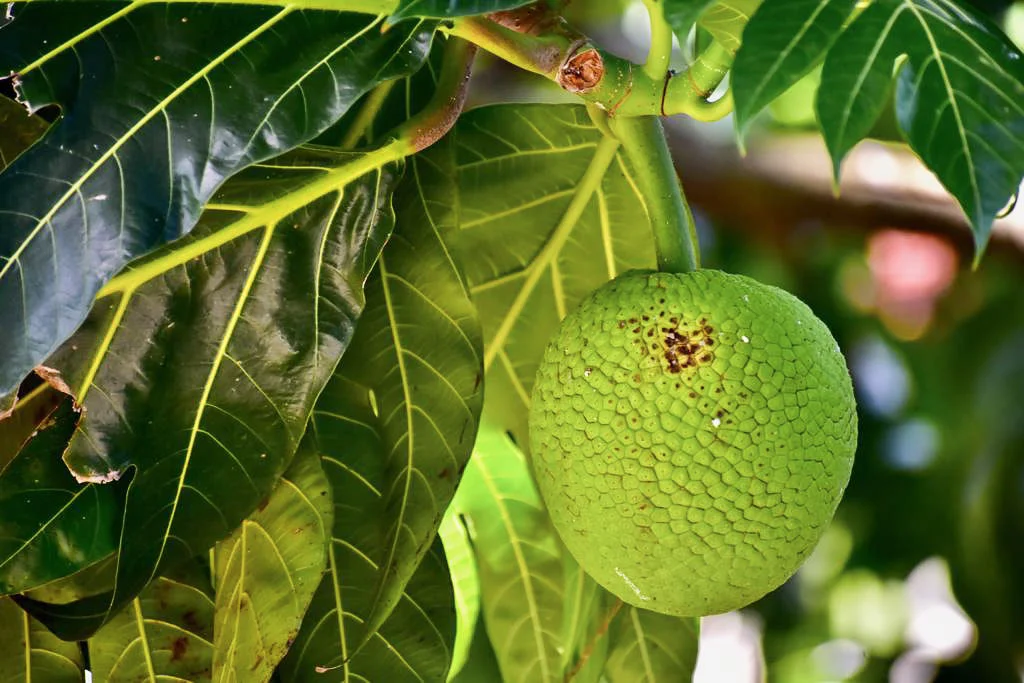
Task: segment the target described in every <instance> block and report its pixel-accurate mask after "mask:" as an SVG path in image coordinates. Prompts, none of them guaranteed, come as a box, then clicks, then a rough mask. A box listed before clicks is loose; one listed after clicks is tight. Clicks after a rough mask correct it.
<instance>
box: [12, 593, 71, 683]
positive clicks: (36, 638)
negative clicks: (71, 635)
mask: <svg viewBox="0 0 1024 683" xmlns="http://www.w3.org/2000/svg"><path fill="white" fill-rule="evenodd" d="M84 666H85V664H84V661H83V658H82V651H81V650H80V649H79V647H78V643H67V642H64V641H63V640H60V639H58V638H57V637H56V636H55V635H53V634H52V633H50V632H49V631H47V630H46V628H45V627H44V626H43V625H42V624H40V623H39V622H38V621H36V620H35V619H33V618H32V617H30V616H29V615H28V614H26V613H25V612H24V611H23V610H22V609H21V608H20V607H18V605H16V604H15V603H14V601H13V600H11V599H10V598H0V680H2V681H4V683H32V681H36V682H41V683H80V681H82V680H84V677H85V674H84V672H83V671H84Z"/></svg>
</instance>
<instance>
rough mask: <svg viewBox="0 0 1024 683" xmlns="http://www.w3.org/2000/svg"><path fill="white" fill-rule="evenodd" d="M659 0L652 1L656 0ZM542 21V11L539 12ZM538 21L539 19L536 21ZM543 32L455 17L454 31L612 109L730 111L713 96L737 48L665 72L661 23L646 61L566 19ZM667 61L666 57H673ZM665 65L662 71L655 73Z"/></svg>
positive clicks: (701, 115)
mask: <svg viewBox="0 0 1024 683" xmlns="http://www.w3.org/2000/svg"><path fill="white" fill-rule="evenodd" d="M652 1H653V0H652ZM533 21H534V22H536V18H534V19H533ZM534 25H536V24H534ZM548 25H549V27H550V28H548V29H546V30H545V31H544V32H542V33H540V34H539V35H533V34H531V33H529V32H518V31H515V30H512V29H510V28H507V26H504V25H501V24H499V23H498V22H495V21H491V20H490V19H488V18H486V17H479V16H474V17H461V18H458V19H454V20H453V21H452V23H451V26H450V27H449V28H448V32H449V34H450V35H452V36H458V37H460V38H463V39H465V40H467V41H469V42H471V43H475V44H476V45H479V46H480V47H482V48H483V49H485V50H487V51H488V52H490V53H492V54H494V55H495V56H497V57H500V58H501V59H503V60H505V61H507V62H509V63H511V64H514V65H515V66H518V67H519V68H521V69H524V70H526V71H530V72H533V73H535V74H539V75H541V76H544V77H545V78H547V79H549V80H552V81H554V82H555V83H557V84H558V85H559V86H561V87H562V89H563V90H566V91H568V92H571V93H573V94H575V95H577V96H579V97H580V98H581V99H582V100H583V101H584V102H587V103H590V104H594V105H596V106H598V107H600V108H602V109H604V110H605V111H606V112H608V114H609V115H611V116H619V117H625V116H645V115H651V114H661V115H663V116H670V115H673V114H689V115H692V116H694V117H695V118H698V119H701V120H710V119H712V118H713V117H715V116H718V117H719V118H720V117H722V116H725V115H726V114H728V113H729V112H730V111H731V99H725V98H720V99H719V100H718V101H717V102H713V103H709V102H708V101H707V96H708V94H709V93H710V92H712V91H713V90H714V89H715V87H717V85H718V83H719V82H721V79H722V77H723V76H724V74H725V73H726V71H728V68H729V65H730V64H731V60H732V55H731V54H729V53H728V51H722V50H721V48H720V47H719V46H717V45H712V46H711V47H709V48H708V49H707V50H705V53H706V54H702V55H701V57H700V58H699V59H698V60H697V61H695V62H694V64H693V66H692V67H691V68H690V69H688V70H686V71H683V72H681V73H677V74H673V73H668V74H665V73H664V72H661V63H662V61H663V57H662V56H660V55H661V54H662V53H663V52H664V57H665V59H667V56H668V54H669V53H668V52H667V51H666V49H665V41H666V39H667V40H668V49H669V50H670V49H671V35H668V36H666V34H665V32H664V31H663V30H662V28H661V27H660V26H659V27H654V26H652V29H654V30H657V31H658V33H659V35H660V37H657V38H656V42H657V49H654V46H652V51H651V52H652V55H651V57H652V59H649V61H648V65H647V66H645V67H641V66H638V65H636V64H633V63H632V62H630V61H628V60H625V59H622V58H621V57H616V56H615V55H612V54H610V53H608V52H605V51H604V50H601V49H600V48H598V47H597V46H595V45H593V44H592V43H591V42H590V41H589V39H588V38H587V37H586V36H584V35H583V34H581V33H579V32H577V31H575V30H573V29H572V28H571V27H569V26H568V25H567V24H565V22H564V21H561V20H558V21H554V20H552V21H549V22H548ZM666 66H667V63H666ZM655 72H661V73H660V75H658V76H652V75H651V74H652V73H655Z"/></svg>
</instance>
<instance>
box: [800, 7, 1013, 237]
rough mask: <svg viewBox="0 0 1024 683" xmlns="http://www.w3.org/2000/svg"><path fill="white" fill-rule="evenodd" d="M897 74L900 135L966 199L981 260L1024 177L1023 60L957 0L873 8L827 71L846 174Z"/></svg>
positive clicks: (824, 80) (823, 100)
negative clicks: (994, 226)
mask: <svg viewBox="0 0 1024 683" xmlns="http://www.w3.org/2000/svg"><path fill="white" fill-rule="evenodd" d="M837 1H841V2H844V3H845V2H846V0H837ZM897 63H899V64H900V66H899V68H896V69H894V65H895V64H897ZM894 77H895V78H896V80H897V86H896V116H897V119H898V121H899V125H900V129H901V130H902V131H903V133H904V135H905V136H906V138H907V141H908V142H909V143H910V146H911V148H912V149H913V150H914V152H916V153H917V155H918V156H920V157H921V159H922V160H923V161H924V162H925V164H927V166H928V168H930V169H931V170H932V171H933V172H934V173H935V174H936V175H937V176H938V178H939V180H941V181H942V184H943V185H945V186H946V188H947V189H948V190H949V191H950V192H951V193H952V194H953V195H954V196H955V197H956V198H957V200H958V201H959V202H960V205H961V207H963V210H964V213H966V215H967V218H968V220H970V222H971V225H972V227H973V229H974V241H975V244H976V246H977V254H978V255H979V256H980V254H981V252H982V250H983V249H984V247H985V244H986V243H987V241H988V237H989V233H990V231H991V229H992V221H993V220H994V218H995V215H996V214H997V213H998V212H999V211H1000V210H1002V208H1003V207H1004V206H1006V204H1007V202H1008V201H1009V199H1010V197H1011V196H1013V195H1014V194H1015V193H1016V192H1017V190H1018V187H1019V185H1020V182H1021V178H1022V177H1024V58H1022V55H1021V52H1020V50H1018V49H1017V48H1016V47H1014V46H1013V45H1012V44H1011V43H1010V41H1009V39H1008V38H1007V37H1006V36H1005V35H1003V34H1002V33H1001V32H1000V31H999V30H998V29H997V28H995V27H994V26H992V25H991V24H990V23H989V22H988V21H987V20H986V19H984V18H982V17H981V16H979V15H977V14H975V13H974V12H973V11H971V10H969V9H967V8H966V7H961V6H958V5H955V4H953V3H952V2H950V1H949V0H879V1H878V2H874V3H872V4H871V5H869V6H868V7H867V9H865V10H864V11H863V13H861V14H860V15H859V16H858V17H857V18H856V19H855V20H854V21H853V23H852V24H850V26H849V27H848V28H847V29H846V30H845V31H844V32H843V33H842V35H840V37H839V38H838V39H837V40H836V42H835V43H834V44H833V46H832V48H831V49H830V50H829V53H828V56H827V57H826V58H825V64H824V67H823V69H822V74H821V86H820V87H819V89H818V101H817V110H818V120H819V121H820V122H821V127H822V132H823V133H824V136H825V142H826V143H827V145H828V148H829V152H830V153H831V155H832V160H833V163H834V164H835V168H836V172H837V174H838V169H839V165H840V163H841V162H842V159H843V157H844V156H845V155H846V153H847V152H848V151H849V150H850V148H851V147H853V145H854V144H856V143H857V142H859V141H860V140H861V139H862V138H863V137H864V136H865V135H867V134H868V132H869V130H870V129H871V127H872V125H874V123H875V121H876V120H877V118H878V116H879V114H880V112H881V111H882V108H883V107H884V106H885V103H886V101H887V98H888V95H889V92H890V88H891V85H892V81H893V78H894Z"/></svg>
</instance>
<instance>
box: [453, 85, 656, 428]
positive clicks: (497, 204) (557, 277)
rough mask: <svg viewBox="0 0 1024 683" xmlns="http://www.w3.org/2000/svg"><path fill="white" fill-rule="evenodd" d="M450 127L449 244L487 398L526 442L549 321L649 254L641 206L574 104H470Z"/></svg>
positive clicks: (616, 159) (612, 147) (649, 263)
mask: <svg viewBox="0 0 1024 683" xmlns="http://www.w3.org/2000/svg"><path fill="white" fill-rule="evenodd" d="M456 134H457V138H456V139H457V141H458V152H459V154H458V187H459V202H460V206H461V216H462V220H461V222H460V224H459V229H458V230H457V231H456V232H454V233H453V234H452V235H451V237H450V238H449V239H448V244H449V245H450V247H451V249H452V251H453V252H454V253H455V254H456V255H457V256H458V257H459V259H460V260H461V262H462V263H463V264H464V267H465V273H466V279H467V280H468V281H469V285H470V288H471V291H472V294H473V301H474V302H475V303H476V306H477V309H478V310H479V313H480V318H481V323H482V324H483V329H484V361H485V367H486V369H487V376H486V378H487V397H488V399H487V410H488V412H489V413H490V414H491V415H492V416H493V419H495V420H499V421H500V423H501V425H502V426H503V427H504V428H505V429H509V430H511V432H512V434H513V436H514V437H515V439H516V443H517V444H519V446H520V447H521V448H525V447H526V444H528V443H529V438H528V430H527V428H526V415H527V411H528V406H529V397H530V391H531V390H532V388H533V379H534V375H535V374H536V371H537V366H538V364H539V363H540V360H541V357H542V355H543V352H544V347H545V346H547V343H548V339H550V338H551V336H552V335H553V334H554V332H555V330H556V329H557V326H558V323H559V321H561V319H562V317H563V316H564V315H565V314H566V313H567V312H568V311H570V310H572V309H573V308H574V307H575V306H576V305H577V304H578V303H579V302H580V300H582V298H583V297H584V296H586V295H587V294H588V293H589V292H591V291H592V290H594V289H596V288H597V287H599V286H600V285H601V284H603V283H604V282H606V281H607V280H609V279H611V278H613V277H615V276H617V275H619V274H620V273H622V272H624V271H626V270H629V269H632V268H644V267H653V266H654V248H653V246H652V244H653V242H652V239H651V233H650V224H649V222H648V217H647V209H646V207H645V205H644V202H643V200H642V198H641V197H640V194H639V191H638V189H637V187H636V185H635V184H634V181H633V179H632V176H631V170H630V168H629V166H628V164H627V162H626V160H625V158H624V157H623V156H622V155H621V154H620V153H619V152H618V143H617V142H616V141H615V140H612V139H609V138H604V137H603V136H602V134H601V132H600V131H599V130H598V129H597V128H596V127H595V126H594V125H593V123H592V122H591V121H590V119H589V117H588V116H587V113H586V110H585V109H583V108H582V107H573V106H553V105H526V106H521V105H520V106H515V107H512V106H496V107H486V108H481V109H476V110H474V111H471V112H468V113H467V114H465V115H464V116H463V117H462V119H460V121H459V123H458V125H457V127H456Z"/></svg>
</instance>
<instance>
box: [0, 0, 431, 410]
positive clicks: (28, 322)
mask: <svg viewBox="0 0 1024 683" xmlns="http://www.w3.org/2000/svg"><path fill="white" fill-rule="evenodd" d="M15 4H16V8H15V14H16V19H15V20H14V21H13V22H11V23H10V24H9V25H7V26H5V27H3V28H2V29H0V73H17V74H18V79H17V82H18V83H19V90H20V94H21V96H22V98H23V99H24V100H25V101H26V103H27V104H28V105H29V106H30V107H32V108H33V109H34V108H37V107H40V106H42V105H44V104H48V103H51V102H56V103H59V104H60V105H61V107H62V111H63V116H62V117H61V119H60V121H59V122H58V123H57V124H55V125H54V126H53V127H51V129H50V130H49V132H48V134H47V135H45V136H44V137H43V139H42V140H41V141H40V142H39V143H38V144H36V145H35V146H34V147H32V148H31V149H30V150H29V151H28V152H26V153H24V154H22V155H21V156H20V157H18V159H17V160H16V161H15V162H14V163H12V164H11V165H10V166H9V167H8V168H7V169H6V171H5V172H4V173H3V175H2V176H0V215H2V216H3V219H4V230H3V231H0V302H2V303H0V348H3V349H4V350H5V353H4V355H3V357H2V358H0V395H3V394H6V393H8V392H10V391H11V390H13V388H14V387H16V386H17V384H18V382H19V381H20V380H21V378H22V377H23V376H24V375H25V374H26V373H27V372H28V371H29V370H31V368H32V367H33V366H35V365H36V364H38V363H40V362H42V361H43V359H44V358H46V357H47V356H48V355H49V354H50V353H52V352H53V351H54V349H55V348H56V347H57V345H58V344H60V342H62V341H63V340H64V339H66V338H67V337H68V336H70V335H71V333H72V332H73V331H74V330H75V328H77V327H78V325H79V324H80V323H81V322H82V321H83V319H84V318H85V316H86V313H87V312H88V310H89V307H90V305H91V304H92V301H93V297H94V296H95V295H96V294H97V292H98V291H99V290H100V288H101V287H102V286H103V284H104V283H105V282H106V281H107V280H108V279H109V278H110V277H112V276H113V275H114V274H115V273H116V272H117V271H119V270H120V269H121V268H122V267H123V266H124V265H125V263H127V262H128V261H129V260H131V259H132V258H134V257H137V256H140V255H142V254H145V253H146V252H148V251H150V250H152V249H154V248H156V247H158V246H160V245H161V244H163V243H165V242H167V241H170V240H174V239H176V238H178V237H180V236H181V235H184V234H186V233H188V232H189V231H190V230H191V229H192V227H193V225H194V224H195V223H196V221H197V220H198V217H199V214H200V211H201V209H202V206H203V204H204V203H205V202H206V201H207V200H208V199H209V198H210V197H211V196H212V195H213V193H214V192H215V191H216V190H217V187H218V186H219V185H220V184H221V182H222V181H223V180H224V179H225V178H227V177H228V176H230V175H231V174H233V173H235V172H237V171H239V170H240V169H242V168H244V167H246V166H248V165H250V164H252V163H253V162H256V161H261V160H264V159H267V158H268V157H271V156H273V155H274V154H277V153H280V152H282V151H284V150H286V149H289V148H291V147H294V146H296V145H298V144H299V143H302V142H304V141H306V140H309V139H311V138H313V137H314V136H316V135H317V134H318V133H319V132H321V131H322V130H324V129H325V128H326V127H327V126H329V125H330V124H331V123H332V122H333V121H334V120H336V119H338V118H339V117H340V116H341V115H342V114H343V113H344V112H345V111H346V109H347V108H348V107H349V106H351V104H352V103H353V102H355V101H356V100H357V99H358V98H359V96H360V95H362V94H363V93H364V92H366V91H367V90H369V89H370V88H372V87H373V86H374V85H376V84H377V83H379V82H381V81H383V80H386V79H389V78H395V77H398V76H401V75H404V74H405V73H408V72H409V71H411V70H412V69H414V68H416V67H417V66H418V65H419V64H420V63H421V62H422V59H423V57H424V56H425V54H426V50H427V48H428V46H429V43H430V35H431V27H429V26H425V25H422V24H420V23H419V22H406V23H403V24H402V25H401V26H396V27H393V28H391V29H390V30H388V31H386V32H383V31H382V26H383V22H384V16H383V15H380V16H376V17H374V16H368V15H363V14H352V13H343V12H315V11H303V10H299V9H297V8H296V7H294V6H292V5H289V6H286V7H283V8H274V7H257V6H252V7H242V6H239V5H236V4H230V3H229V4H213V3H207V4H169V5H153V4H148V3H133V4H130V5H123V4H120V3H112V2H111V3H92V2H74V3H15ZM54 45H57V46H58V47H56V48H53V46H54ZM310 103H315V106H310Z"/></svg>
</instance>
